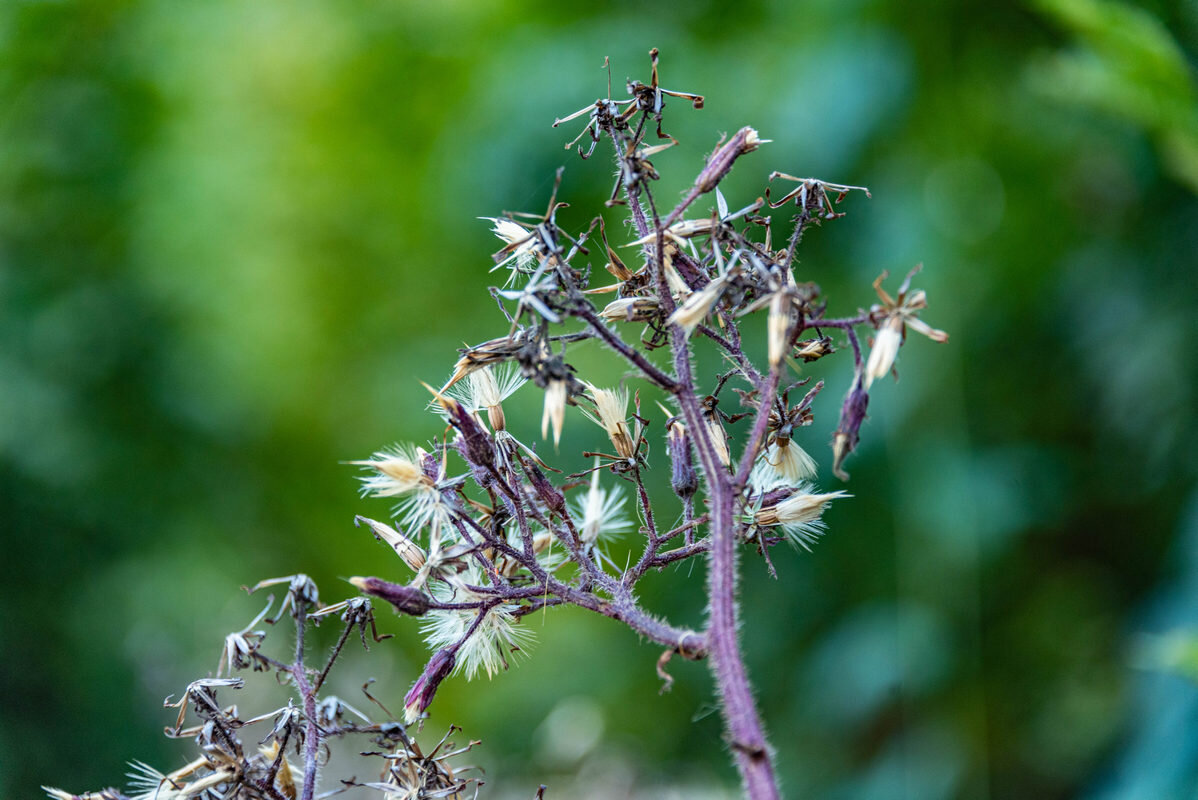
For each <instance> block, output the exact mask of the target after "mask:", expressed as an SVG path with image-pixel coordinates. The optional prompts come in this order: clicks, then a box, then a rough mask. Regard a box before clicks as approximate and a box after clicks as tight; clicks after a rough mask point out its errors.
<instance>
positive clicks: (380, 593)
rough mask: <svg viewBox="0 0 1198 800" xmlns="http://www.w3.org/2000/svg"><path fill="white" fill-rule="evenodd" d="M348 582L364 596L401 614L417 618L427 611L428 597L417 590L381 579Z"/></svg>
mask: <svg viewBox="0 0 1198 800" xmlns="http://www.w3.org/2000/svg"><path fill="white" fill-rule="evenodd" d="M349 582H350V583H352V584H353V585H354V586H357V587H358V588H359V589H361V590H362V592H363V593H364V594H368V595H370V596H371V597H378V598H380V599H382V600H386V601H387V602H388V603H390V604H391V605H393V606H395V610H396V611H398V612H399V613H401V614H410V615H411V616H413V617H419V616H421V615H422V614H424V613H425V612H426V611H428V597H427V596H426V595H425V594H424V592H422V591H420V590H419V589H413V588H412V587H410V586H403V585H401V584H398V583H391V582H390V581H385V580H383V579H382V578H361V577H354V578H350V579H349Z"/></svg>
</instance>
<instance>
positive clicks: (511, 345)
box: [441, 330, 528, 392]
mask: <svg viewBox="0 0 1198 800" xmlns="http://www.w3.org/2000/svg"><path fill="white" fill-rule="evenodd" d="M527 343H528V342H527V341H526V338H525V334H524V331H522V330H519V331H516V332H515V333H513V334H512V335H510V336H501V337H499V338H498V339H490V340H488V341H486V342H483V343H482V344H478V345H475V346H474V347H467V348H465V349H464V350H461V351H459V352H461V354H462V357H461V358H459V359H458V360H457V363H456V364H454V369H453V375H452V376H450V378H449V381H448V382H446V384H445V385H444V386H442V387H441V391H442V392H444V391H446V390H447V389H449V387H451V386H453V385H454V384H455V383H457V382H458V381H460V380H461V379H462V378H464V377H466V376H467V375H469V374H470V373H471V372H474V370H476V369H480V368H482V367H485V366H486V365H488V364H498V363H500V362H503V361H508V360H510V359H513V358H515V357H516V356H517V355H518V354H519V353H520V351H521V350H523V349H524V347H525V345H526V344H527Z"/></svg>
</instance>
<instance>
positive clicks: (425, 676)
mask: <svg viewBox="0 0 1198 800" xmlns="http://www.w3.org/2000/svg"><path fill="white" fill-rule="evenodd" d="M455 661H456V659H455V658H454V654H453V651H452V650H447V649H443V650H438V651H437V652H436V653H433V657H432V658H430V659H429V660H428V664H427V665H426V666H425V668H424V672H423V673H421V675H420V677H419V678H417V679H416V682H415V683H414V684H412V688H411V689H409V690H408V693H407V694H406V695H404V705H403V711H404V722H405V723H407V724H408V725H411V724H412V723H414V722H416V720H418V719H420V715H421V714H423V713H424V712H425V711H426V710H427V709H428V707H429V706H430V705H432V703H433V697H435V696H436V694H437V687H439V686H440V685H441V681H443V680H445V679H446V678H448V677H449V673H451V672H453V666H454V662H455Z"/></svg>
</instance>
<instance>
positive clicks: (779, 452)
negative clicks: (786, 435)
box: [763, 439, 816, 486]
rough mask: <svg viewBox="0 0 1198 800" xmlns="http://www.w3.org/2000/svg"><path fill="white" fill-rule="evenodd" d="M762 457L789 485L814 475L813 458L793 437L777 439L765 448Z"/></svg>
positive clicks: (814, 465)
mask: <svg viewBox="0 0 1198 800" xmlns="http://www.w3.org/2000/svg"><path fill="white" fill-rule="evenodd" d="M763 458H764V459H765V461H766V462H767V463H768V464H769V465H770V466H771V467H773V468H774V471H775V472H777V473H778V475H779V476H780V477H781V478H782V479H783V480H785V481H786V483H788V484H790V485H791V486H794V485H795V484H797V483H798V482H799V481H802V480H805V479H807V478H812V477H814V476H815V472H816V464H815V459H814V458H812V457H811V456H810V455H809V454H808V453H807V451H806V450H804V449H803V448H802V447H799V445H798V444H796V443H795V441H794V440H793V439H778V440H777V441H775V442H774V443H773V444H771V445H770V446H769V447H767V448H766V450H765V454H764V455H763Z"/></svg>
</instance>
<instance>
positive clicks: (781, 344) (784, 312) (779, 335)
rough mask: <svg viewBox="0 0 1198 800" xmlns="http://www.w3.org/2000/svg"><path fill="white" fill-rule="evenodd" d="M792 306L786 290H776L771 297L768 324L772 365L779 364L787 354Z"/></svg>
mask: <svg viewBox="0 0 1198 800" xmlns="http://www.w3.org/2000/svg"><path fill="white" fill-rule="evenodd" d="M790 307H791V303H790V296H789V295H788V294H787V293H786V292H785V291H778V292H774V296H773V297H772V298H771V299H770V315H769V320H768V323H767V325H766V327H767V329H768V333H769V359H770V366H771V367H775V366H777V365H778V362H780V361H781V360H782V357H783V356H784V355H786V335H787V334H788V333H789V332H790Z"/></svg>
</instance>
